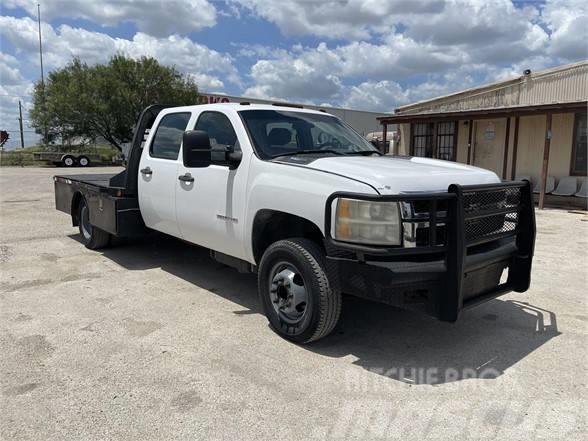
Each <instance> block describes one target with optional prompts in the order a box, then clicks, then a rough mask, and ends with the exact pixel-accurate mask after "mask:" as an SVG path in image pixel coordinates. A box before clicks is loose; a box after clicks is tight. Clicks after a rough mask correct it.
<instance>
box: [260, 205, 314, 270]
mask: <svg viewBox="0 0 588 441" xmlns="http://www.w3.org/2000/svg"><path fill="white" fill-rule="evenodd" d="M292 237H304V238H307V239H310V240H312V241H313V242H316V243H317V244H318V245H319V246H320V247H321V248H324V242H323V240H324V236H323V233H322V232H321V230H320V228H319V227H317V226H316V224H315V223H313V222H311V221H309V220H307V219H304V218H303V217H300V216H295V215H293V214H290V213H284V212H282V211H275V210H260V211H258V212H257V214H256V215H255V219H254V220H253V230H252V239H251V240H252V247H253V256H254V257H255V262H256V263H257V264H259V262H260V261H261V257H262V256H263V253H264V252H265V250H266V249H267V248H268V247H269V246H270V245H271V244H272V243H274V242H277V241H278V240H282V239H287V238H292Z"/></svg>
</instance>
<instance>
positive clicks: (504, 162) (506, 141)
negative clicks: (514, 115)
mask: <svg viewBox="0 0 588 441" xmlns="http://www.w3.org/2000/svg"><path fill="white" fill-rule="evenodd" d="M509 141H510V116H507V117H506V132H505V134H504V159H503V160H502V179H506V169H507V167H508V144H509Z"/></svg>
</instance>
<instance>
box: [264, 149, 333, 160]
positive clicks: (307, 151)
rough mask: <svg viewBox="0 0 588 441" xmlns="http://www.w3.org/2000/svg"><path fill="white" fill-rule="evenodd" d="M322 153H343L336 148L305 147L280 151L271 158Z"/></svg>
mask: <svg viewBox="0 0 588 441" xmlns="http://www.w3.org/2000/svg"><path fill="white" fill-rule="evenodd" d="M313 153H314V154H319V155H320V154H323V153H332V154H334V155H339V156H341V155H342V154H343V153H341V152H338V151H336V150H312V149H307V150H295V151H293V152H288V153H280V154H278V155H272V156H271V157H272V158H279V157H280V156H295V155H310V154H313Z"/></svg>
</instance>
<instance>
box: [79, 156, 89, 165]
mask: <svg viewBox="0 0 588 441" xmlns="http://www.w3.org/2000/svg"><path fill="white" fill-rule="evenodd" d="M79 163H80V165H81V166H82V167H87V166H88V165H89V164H90V160H89V159H88V158H86V157H85V156H82V157H81V158H80V159H79Z"/></svg>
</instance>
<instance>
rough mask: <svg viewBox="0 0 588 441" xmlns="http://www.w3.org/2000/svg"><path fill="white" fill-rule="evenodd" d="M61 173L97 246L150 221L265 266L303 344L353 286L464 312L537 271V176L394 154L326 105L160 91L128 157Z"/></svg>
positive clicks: (265, 300)
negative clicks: (170, 95) (172, 98)
mask: <svg viewBox="0 0 588 441" xmlns="http://www.w3.org/2000/svg"><path fill="white" fill-rule="evenodd" d="M54 180H55V198H56V207H57V209H58V210H61V211H63V212H65V213H67V214H69V215H71V217H72V221H73V225H74V226H78V227H79V230H80V234H81V238H82V240H83V242H84V243H85V245H86V246H87V247H88V248H90V249H98V248H101V247H106V246H108V245H109V244H110V243H111V238H112V237H113V236H116V237H136V236H138V235H142V234H144V233H145V232H146V231H148V230H156V231H159V232H162V233H165V234H168V235H170V236H174V237H178V238H181V239H183V240H184V241H187V242H191V243H193V244H197V245H199V246H202V247H206V248H208V249H210V250H211V255H212V257H213V258H215V259H216V260H218V261H220V262H222V263H224V264H227V265H230V266H233V267H235V268H237V269H239V270H240V271H251V272H253V273H256V274H257V279H258V292H259V299H260V302H261V304H262V306H263V310H264V312H265V315H266V316H267V318H268V320H269V323H270V325H271V327H272V328H273V329H274V330H275V331H276V332H277V333H278V334H279V335H281V336H282V337H284V338H286V339H289V340H292V341H294V342H298V343H308V342H311V341H315V340H318V339H320V338H322V337H325V336H326V335H328V334H329V333H330V332H331V331H332V330H333V328H334V327H335V325H336V323H337V320H338V319H339V315H340V312H341V306H342V294H343V293H345V294H351V295H355V296H360V297H364V298H367V299H371V300H375V301H378V302H383V303H387V304H391V305H395V306H398V307H403V308H408V309H412V310H418V311H422V312H423V313H426V314H429V315H431V316H433V317H436V318H438V319H440V320H442V321H447V322H454V321H456V320H457V319H458V317H459V315H460V313H461V312H462V311H463V310H464V309H467V308H468V307H471V306H474V305H477V304H479V303H481V302H484V301H486V300H489V299H492V298H495V297H497V296H499V295H501V294H504V293H506V292H509V291H516V292H524V291H526V290H527V289H528V288H529V284H530V275H531V263H532V257H533V249H534V242H535V218H534V206H533V202H532V194H531V188H530V184H529V182H527V181H522V182H501V181H500V179H499V178H498V177H497V176H496V174H495V173H493V172H491V171H488V170H483V169H480V168H476V167H471V166H468V165H463V164H458V163H455V162H450V161H441V160H433V159H428V158H421V157H398V156H397V157H394V156H385V155H383V154H382V153H381V152H379V151H378V150H377V149H375V148H374V146H372V145H371V144H370V143H369V142H368V141H367V140H365V139H364V138H362V137H361V136H360V135H359V134H358V133H356V132H355V131H354V130H353V129H352V128H350V127H349V126H347V125H346V124H345V123H343V122H342V121H341V120H339V119H338V118H336V117H334V116H332V115H329V114H327V113H324V112H320V111H312V110H307V109H303V108H298V107H289V106H283V105H282V106H278V105H253V104H249V103H240V104H239V103H227V104H208V105H196V106H187V107H165V106H160V105H154V106H151V107H149V108H147V109H145V110H144V111H143V113H142V114H141V116H140V117H139V120H138V122H137V125H136V127H135V132H134V139H133V142H132V145H131V149H130V155H129V158H128V162H127V167H126V169H125V170H124V171H122V172H121V173H119V174H117V175H87V174H85V175H69V176H55V178H54ZM194 271H199V269H198V268H197V267H195V268H194Z"/></svg>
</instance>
